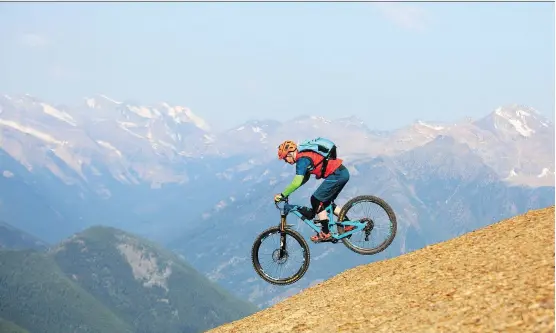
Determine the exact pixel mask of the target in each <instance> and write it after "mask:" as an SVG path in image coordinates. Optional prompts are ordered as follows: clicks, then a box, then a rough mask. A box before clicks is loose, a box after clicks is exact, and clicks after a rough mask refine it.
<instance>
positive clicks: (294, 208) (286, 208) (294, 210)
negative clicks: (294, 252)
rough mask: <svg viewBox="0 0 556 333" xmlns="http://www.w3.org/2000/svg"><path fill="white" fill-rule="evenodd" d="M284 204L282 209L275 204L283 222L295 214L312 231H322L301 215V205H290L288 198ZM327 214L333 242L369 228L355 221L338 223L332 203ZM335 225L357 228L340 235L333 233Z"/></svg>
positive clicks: (363, 223) (327, 208) (364, 223)
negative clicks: (288, 216) (289, 215)
mask: <svg viewBox="0 0 556 333" xmlns="http://www.w3.org/2000/svg"><path fill="white" fill-rule="evenodd" d="M282 201H283V202H284V205H283V207H282V208H280V207H279V206H278V203H275V205H276V207H277V208H278V209H279V210H280V214H281V217H282V221H284V222H285V220H286V216H287V215H288V214H290V213H291V214H293V215H295V216H297V217H299V218H300V219H301V220H302V221H303V222H305V223H306V224H307V225H308V226H309V227H311V229H313V230H314V231H315V232H317V233H318V232H319V231H321V229H320V227H319V226H317V225H316V224H315V223H313V221H312V220H310V219H308V218H306V217H305V216H304V215H303V214H301V212H300V211H299V208H301V207H303V206H300V205H291V204H289V203H288V199H287V198H286V199H285V200H282ZM325 211H326V213H327V214H328V230H330V234H331V235H332V238H333V239H334V240H333V242H334V243H335V242H337V241H338V240H340V239H342V238H345V237H349V236H351V235H352V234H354V233H356V232H358V231H360V230H363V229H364V228H365V226H367V223H366V222H359V220H354V221H343V222H337V221H336V218H335V215H334V209H333V208H332V203H330V204H329V205H328V206H327V207H326V208H325ZM334 225H342V226H344V227H346V226H349V225H351V226H354V227H355V228H354V229H353V230H351V231H346V232H344V233H342V234H341V235H338V233H337V232H335V231H333V229H332V227H333V226H334Z"/></svg>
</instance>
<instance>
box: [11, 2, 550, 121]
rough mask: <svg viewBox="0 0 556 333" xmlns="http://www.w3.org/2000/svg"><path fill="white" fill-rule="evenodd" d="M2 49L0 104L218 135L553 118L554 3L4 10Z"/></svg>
mask: <svg viewBox="0 0 556 333" xmlns="http://www.w3.org/2000/svg"><path fill="white" fill-rule="evenodd" d="M0 45H1V48H0V49H1V50H2V51H1V52H0V92H2V93H8V94H10V93H11V94H13V93H29V94H31V95H35V96H37V97H39V98H43V99H47V100H49V101H51V102H54V103H56V102H59V103H76V102H78V101H79V100H80V99H82V98H83V97H86V96H91V95H93V94H97V93H100V94H105V95H108V96H109V97H112V98H113V99H116V100H124V99H134V100H137V101H140V102H141V103H143V104H149V103H153V102H158V101H167V102H169V103H172V104H178V105H183V106H188V107H190V108H191V109H192V110H193V111H194V112H195V113H197V114H198V115H199V116H201V117H203V118H205V119H206V120H207V121H209V122H210V123H211V124H212V125H213V126H215V127H222V126H226V127H231V126H233V125H236V124H239V123H241V122H243V121H246V120H249V119H251V118H273V119H278V120H285V119H289V118H292V117H295V116H298V115H301V114H315V115H322V116H324V117H327V118H337V117H342V116H347V115H356V116H358V117H360V118H362V119H363V120H364V121H365V123H366V124H367V125H368V126H369V127H371V128H375V129H391V128H394V127H399V126H403V125H405V124H407V123H409V122H411V121H413V120H415V119H423V120H436V121H452V120H457V119H460V118H462V117H464V116H471V117H480V116H483V115H486V114H488V113H489V112H491V111H492V110H493V109H494V108H496V107H497V106H499V105H504V104H509V103H519V104H527V105H530V106H532V107H535V108H537V109H538V110H540V111H541V112H542V113H543V114H545V115H547V116H549V117H551V118H553V117H554V116H553V114H554V98H555V97H554V89H555V86H554V72H555V68H554V56H555V55H554V4H553V3H389V4H388V3H261V2H259V3H117V4H110V3H87V4H84V3H42V4H41V3H1V4H0ZM257 114H258V115H257Z"/></svg>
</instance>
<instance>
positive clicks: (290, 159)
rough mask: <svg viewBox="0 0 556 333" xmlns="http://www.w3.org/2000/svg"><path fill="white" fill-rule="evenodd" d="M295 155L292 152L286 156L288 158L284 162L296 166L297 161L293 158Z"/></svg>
mask: <svg viewBox="0 0 556 333" xmlns="http://www.w3.org/2000/svg"><path fill="white" fill-rule="evenodd" d="M293 154H294V153H293V152H292V153H288V155H286V157H285V158H284V161H285V162H286V163H289V164H294V163H295V159H294V157H293Z"/></svg>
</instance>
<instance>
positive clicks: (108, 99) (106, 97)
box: [99, 95, 122, 104]
mask: <svg viewBox="0 0 556 333" xmlns="http://www.w3.org/2000/svg"><path fill="white" fill-rule="evenodd" d="M99 96H100V97H102V98H104V99H105V100H107V101H110V102H112V103H115V104H122V102H118V101H115V100H113V99H112V98H110V97H108V96H106V95H99Z"/></svg>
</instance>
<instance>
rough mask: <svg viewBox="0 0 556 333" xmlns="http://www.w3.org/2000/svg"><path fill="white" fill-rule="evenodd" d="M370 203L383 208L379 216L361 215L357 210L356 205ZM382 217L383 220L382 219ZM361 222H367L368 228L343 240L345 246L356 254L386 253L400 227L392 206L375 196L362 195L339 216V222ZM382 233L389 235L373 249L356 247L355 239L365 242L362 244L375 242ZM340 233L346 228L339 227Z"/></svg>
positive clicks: (365, 213)
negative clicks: (361, 239)
mask: <svg viewBox="0 0 556 333" xmlns="http://www.w3.org/2000/svg"><path fill="white" fill-rule="evenodd" d="M364 203H370V204H374V205H375V206H378V208H381V210H380V212H379V213H378V214H370V213H367V211H366V210H365V212H364V213H363V214H359V213H358V212H357V210H356V209H355V207H356V205H358V204H364ZM381 217H382V219H381ZM348 219H349V220H351V221H355V220H357V221H361V222H366V226H365V228H364V229H363V230H361V231H359V232H357V233H354V234H352V235H350V236H348V237H345V238H342V241H343V243H344V245H345V246H346V247H347V248H348V249H350V250H352V251H353V252H355V253H358V254H363V255H373V254H377V253H379V252H382V251H384V250H385V249H386V248H387V247H388V246H390V244H392V241H393V240H394V237H396V230H397V227H398V223H397V221H396V214H394V210H393V209H392V207H390V205H388V204H387V203H386V201H384V200H382V199H381V198H379V197H376V196H373V195H361V196H358V197H355V198H353V199H351V200H349V201H348V202H347V203H346V204H345V205H344V206H343V207H342V210H341V211H340V214H339V216H338V221H345V220H348ZM382 221H386V222H385V223H382V224H381V223H380V222H382ZM380 231H385V232H386V233H387V235H386V238H385V239H384V240H383V241H382V242H381V243H379V244H377V245H375V246H372V245H371V247H363V246H357V245H355V243H358V242H356V241H355V240H354V239H355V238H358V237H361V238H363V241H361V243H366V242H371V243H372V242H373V241H374V240H377V239H380V238H381V237H380V236H379V234H380ZM338 233H339V234H340V235H341V234H343V233H344V227H343V226H341V225H338Z"/></svg>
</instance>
